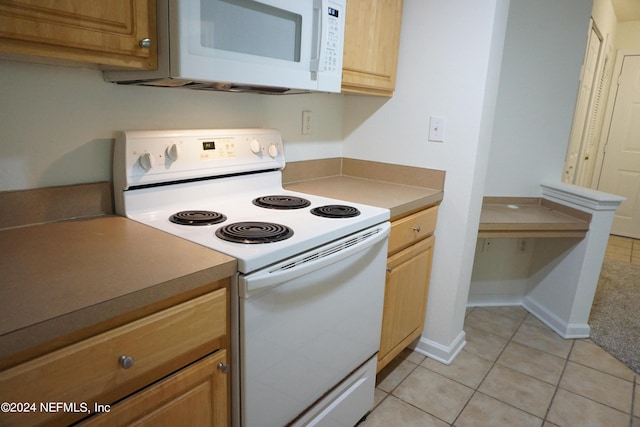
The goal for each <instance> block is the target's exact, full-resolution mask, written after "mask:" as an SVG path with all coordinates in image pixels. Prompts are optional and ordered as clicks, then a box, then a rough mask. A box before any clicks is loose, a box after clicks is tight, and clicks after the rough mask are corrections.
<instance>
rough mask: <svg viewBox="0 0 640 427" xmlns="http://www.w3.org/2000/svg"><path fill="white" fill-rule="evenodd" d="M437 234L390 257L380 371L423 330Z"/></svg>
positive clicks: (379, 363) (381, 339)
mask: <svg viewBox="0 0 640 427" xmlns="http://www.w3.org/2000/svg"><path fill="white" fill-rule="evenodd" d="M433 242H434V236H431V237H429V238H427V239H425V240H422V241H420V242H418V243H416V244H415V245H413V246H410V247H408V248H406V249H405V250H403V251H401V252H398V253H397V254H395V255H393V256H392V257H390V258H389V261H388V264H387V283H386V288H385V295H384V311H383V315H382V335H381V338H380V352H379V353H378V367H377V369H378V371H380V370H381V369H382V368H383V367H384V366H385V365H386V364H387V363H389V362H390V361H391V360H392V359H393V358H394V357H396V356H397V355H398V354H399V353H400V352H401V351H402V350H403V349H404V348H405V347H406V346H407V345H409V344H410V343H411V342H412V341H413V340H415V339H416V338H417V337H418V336H420V333H421V332H422V329H423V325H424V318H425V313H426V311H425V310H426V305H427V294H428V292H429V276H430V275H431V259H432V254H433Z"/></svg>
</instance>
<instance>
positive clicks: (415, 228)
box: [413, 225, 420, 233]
mask: <svg viewBox="0 0 640 427" xmlns="http://www.w3.org/2000/svg"><path fill="white" fill-rule="evenodd" d="M413 231H415V232H416V233H419V232H420V226H419V225H416V226H415V227H413Z"/></svg>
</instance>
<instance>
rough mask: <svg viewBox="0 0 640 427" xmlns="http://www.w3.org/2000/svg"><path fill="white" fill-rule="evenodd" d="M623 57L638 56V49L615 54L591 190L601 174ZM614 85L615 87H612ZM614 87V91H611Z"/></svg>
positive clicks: (639, 53)
mask: <svg viewBox="0 0 640 427" xmlns="http://www.w3.org/2000/svg"><path fill="white" fill-rule="evenodd" d="M625 56H640V49H619V50H618V52H617V53H616V61H615V64H614V66H613V72H612V74H611V76H612V78H611V84H610V86H609V95H608V97H607V106H606V109H605V115H604V122H603V124H602V132H601V133H600V139H599V141H598V154H597V158H596V164H595V170H594V171H593V176H592V178H591V185H590V187H591V188H595V189H597V188H598V186H599V184H600V175H601V174H602V166H603V164H604V154H605V148H606V146H607V143H608V141H609V131H610V130H611V122H612V120H613V110H614V106H615V102H616V96H617V95H618V88H617V86H618V81H619V80H620V75H621V74H622V65H623V63H624V58H625ZM614 85H615V86H614ZM614 87H615V90H613V89H614Z"/></svg>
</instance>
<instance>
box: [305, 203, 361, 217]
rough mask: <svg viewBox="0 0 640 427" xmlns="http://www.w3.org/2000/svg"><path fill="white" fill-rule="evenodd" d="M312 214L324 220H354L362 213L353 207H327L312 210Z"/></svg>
mask: <svg viewBox="0 0 640 427" xmlns="http://www.w3.org/2000/svg"><path fill="white" fill-rule="evenodd" d="M311 213H312V214H314V215H317V216H321V217H324V218H353V217H354V216H358V215H360V211H359V210H358V209H356V208H354V207H353V206H346V205H326V206H319V207H317V208H313V209H311Z"/></svg>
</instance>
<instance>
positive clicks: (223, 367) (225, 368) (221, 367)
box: [218, 362, 229, 374]
mask: <svg viewBox="0 0 640 427" xmlns="http://www.w3.org/2000/svg"><path fill="white" fill-rule="evenodd" d="M218 370H219V371H220V372H222V373H223V374H226V373H227V372H228V371H229V365H225V364H224V363H222V362H220V363H218Z"/></svg>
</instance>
